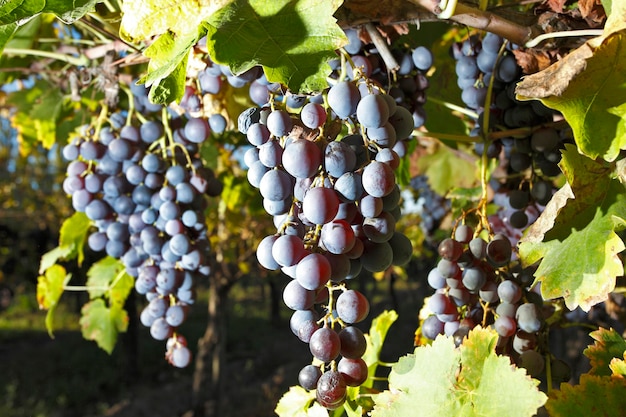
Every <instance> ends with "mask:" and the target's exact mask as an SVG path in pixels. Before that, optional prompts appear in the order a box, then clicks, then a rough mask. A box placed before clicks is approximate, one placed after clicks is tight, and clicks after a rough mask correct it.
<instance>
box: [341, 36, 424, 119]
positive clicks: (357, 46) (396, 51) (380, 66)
mask: <svg viewBox="0 0 626 417" xmlns="http://www.w3.org/2000/svg"><path fill="white" fill-rule="evenodd" d="M346 35H347V37H348V40H349V43H348V44H347V45H345V46H344V50H345V51H346V52H347V53H348V54H349V55H350V62H349V63H348V71H347V76H348V78H350V79H354V77H355V76H358V75H356V74H358V73H359V71H360V73H361V74H362V75H364V76H365V77H367V78H369V79H370V80H371V82H374V83H376V84H378V85H379V86H382V87H384V88H385V89H386V90H387V91H388V94H389V95H390V96H391V97H393V99H394V101H395V102H396V103H397V104H398V105H399V106H402V107H404V108H406V109H408V110H409V112H410V113H411V115H412V117H413V122H414V126H415V127H416V128H418V127H421V126H423V125H424V122H425V121H426V112H425V111H424V107H423V106H424V104H425V103H426V98H427V97H426V90H427V89H428V87H429V81H428V78H427V76H426V73H427V72H428V70H429V69H430V68H431V66H432V65H433V61H434V57H433V54H432V52H431V51H430V49H428V48H426V47H424V46H417V47H415V48H409V47H404V46H403V45H395V44H394V45H392V47H391V50H390V53H391V55H392V56H393V57H394V59H395V60H396V62H397V64H398V68H397V69H395V70H393V71H392V69H391V68H387V66H386V65H385V61H384V59H383V57H382V55H381V52H380V51H379V50H378V49H377V48H376V46H374V45H373V44H371V43H364V42H363V41H362V40H361V39H360V37H359V31H358V30H356V29H347V30H346ZM331 66H333V67H334V72H333V74H331V77H334V78H335V79H339V78H340V76H341V65H340V60H339V59H337V60H335V61H334V62H332V63H331ZM354 69H359V71H357V72H355V71H354Z"/></svg>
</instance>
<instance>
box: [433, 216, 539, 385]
mask: <svg viewBox="0 0 626 417" xmlns="http://www.w3.org/2000/svg"><path fill="white" fill-rule="evenodd" d="M438 253H439V255H440V257H441V258H440V259H439V261H438V263H437V265H436V267H435V268H433V269H432V270H431V271H430V272H429V274H428V284H429V285H430V286H431V287H432V288H433V289H435V293H434V294H433V295H432V296H431V297H430V298H429V299H428V302H427V304H426V310H427V311H428V314H430V315H429V316H428V317H426V318H425V319H424V321H423V323H422V326H421V332H422V335H423V336H424V337H426V338H428V339H434V338H435V337H436V336H437V335H439V334H445V335H447V336H451V337H453V338H454V340H455V343H456V344H457V345H459V344H461V343H462V341H463V338H464V337H465V336H467V334H468V333H469V331H470V330H471V329H472V328H473V327H475V326H476V325H479V324H480V325H482V326H491V327H493V328H494V329H495V331H496V332H497V333H498V335H499V336H500V337H499V341H498V351H499V352H500V353H503V354H509V355H510V356H511V357H512V358H513V359H514V360H516V361H517V363H518V365H519V366H522V367H524V368H526V369H527V371H528V373H529V374H530V375H532V376H535V377H536V376H538V375H539V374H540V373H541V372H542V371H543V369H544V368H543V367H544V355H543V352H542V349H544V348H545V346H544V343H543V341H542V333H541V332H542V330H543V329H544V326H545V318H544V309H543V300H542V298H541V296H540V295H539V294H537V293H536V292H534V291H533V290H531V286H532V284H533V280H534V278H533V270H532V269H531V268H526V269H523V268H521V267H520V266H519V265H516V264H515V263H513V262H512V261H511V259H512V254H513V251H512V247H511V243H510V241H509V240H508V238H507V237H506V236H503V235H499V234H496V235H493V236H491V237H490V238H489V240H488V241H487V240H485V239H483V237H482V236H480V235H475V233H474V230H473V228H472V227H470V226H468V225H460V226H458V227H457V228H456V230H455V231H454V235H453V237H451V238H447V239H445V240H443V241H442V242H441V243H440V244H439V247H438Z"/></svg>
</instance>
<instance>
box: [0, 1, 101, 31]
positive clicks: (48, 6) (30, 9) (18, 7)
mask: <svg viewBox="0 0 626 417" xmlns="http://www.w3.org/2000/svg"><path fill="white" fill-rule="evenodd" d="M97 2H98V0H72V1H67V0H12V1H3V2H2V5H1V6H0V24H2V25H5V24H9V23H17V24H18V25H21V24H23V23H24V22H26V21H28V19H29V18H31V17H33V16H36V15H37V14H39V13H54V14H55V15H57V16H58V17H59V18H60V19H61V20H63V21H64V22H65V23H68V24H70V23H73V22H74V21H76V20H78V19H80V18H81V17H83V16H84V15H85V14H86V13H87V12H89V11H90V10H93V8H94V6H95V5H96V3H97Z"/></svg>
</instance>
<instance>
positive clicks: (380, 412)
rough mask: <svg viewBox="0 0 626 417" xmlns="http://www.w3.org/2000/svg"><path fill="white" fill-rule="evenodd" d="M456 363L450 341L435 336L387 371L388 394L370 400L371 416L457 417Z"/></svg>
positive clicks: (455, 355) (458, 353) (386, 392)
mask: <svg viewBox="0 0 626 417" xmlns="http://www.w3.org/2000/svg"><path fill="white" fill-rule="evenodd" d="M460 363H461V353H460V352H459V350H457V349H456V348H455V347H454V341H452V339H449V338H445V337H437V339H435V341H434V342H433V343H432V344H431V345H429V346H421V347H418V348H416V349H415V351H414V353H413V354H409V355H407V356H404V357H402V358H400V360H399V361H398V363H396V364H395V365H394V366H393V367H392V368H391V373H390V374H389V391H383V392H382V393H380V394H378V395H377V396H376V397H375V398H374V400H375V406H374V410H373V411H372V417H392V416H416V415H423V416H438V415H441V416H443V415H447V416H455V415H458V413H459V411H460V410H459V404H458V403H457V401H456V396H455V393H454V386H455V385H456V373H457V372H458V371H459V366H460ZM416 413H419V414H416Z"/></svg>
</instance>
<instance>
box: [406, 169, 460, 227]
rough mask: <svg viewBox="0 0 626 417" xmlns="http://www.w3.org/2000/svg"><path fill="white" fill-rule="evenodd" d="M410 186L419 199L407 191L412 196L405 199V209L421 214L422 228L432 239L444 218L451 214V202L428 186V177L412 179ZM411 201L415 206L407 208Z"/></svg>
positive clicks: (421, 176)
mask: <svg viewBox="0 0 626 417" xmlns="http://www.w3.org/2000/svg"><path fill="white" fill-rule="evenodd" d="M410 185H411V188H412V190H413V191H414V192H415V193H416V194H417V199H415V197H413V196H412V193H411V192H410V191H408V190H407V191H408V192H409V193H411V194H410V195H407V197H406V198H405V199H404V202H405V207H406V208H408V209H409V210H410V211H413V212H415V213H417V214H419V216H420V228H421V229H422V230H423V231H424V234H425V235H426V236H427V237H432V236H433V235H434V233H435V231H436V230H438V229H439V226H440V224H441V221H442V220H443V218H444V217H445V216H446V215H447V214H448V213H449V212H450V200H448V199H446V198H445V197H444V196H442V195H440V194H437V193H436V192H435V191H434V190H433V189H432V188H431V187H430V185H429V184H428V177H427V176H425V175H418V176H416V177H413V178H411V183H410ZM405 194H407V193H405ZM403 196H404V194H403ZM409 201H413V204H412V205H411V206H410V207H407V203H408V202H409Z"/></svg>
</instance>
